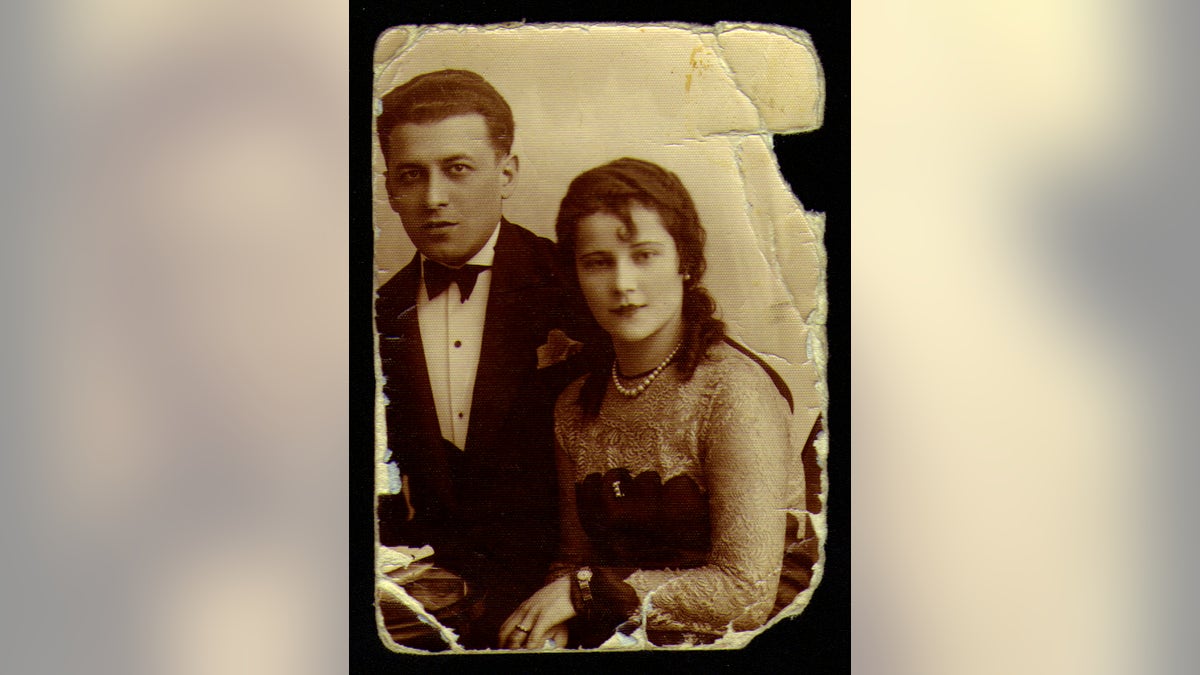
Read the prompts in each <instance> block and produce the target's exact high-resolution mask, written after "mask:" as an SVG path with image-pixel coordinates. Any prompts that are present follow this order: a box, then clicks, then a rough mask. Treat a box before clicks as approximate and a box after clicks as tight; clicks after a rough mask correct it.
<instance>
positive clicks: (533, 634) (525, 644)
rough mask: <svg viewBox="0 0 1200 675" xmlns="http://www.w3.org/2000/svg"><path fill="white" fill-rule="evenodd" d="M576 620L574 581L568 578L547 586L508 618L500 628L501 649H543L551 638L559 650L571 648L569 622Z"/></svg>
mask: <svg viewBox="0 0 1200 675" xmlns="http://www.w3.org/2000/svg"><path fill="white" fill-rule="evenodd" d="M574 616H575V607H574V606H573V605H571V577H570V576H564V577H561V578H559V579H558V580H556V581H552V582H550V583H549V584H547V585H546V586H543V587H542V589H541V590H540V591H538V592H537V593H534V594H533V595H532V596H531V597H530V598H529V599H528V600H526V601H525V602H523V603H521V606H520V607H518V608H517V609H516V611H514V612H513V613H512V616H510V617H508V620H507V621H505V622H504V625H503V626H501V627H500V646H501V647H503V648H505V649H541V648H542V647H543V646H545V644H546V639H547V638H549V639H553V640H554V644H555V645H556V646H558V647H564V646H566V644H567V624H566V622H567V621H568V620H569V619H571V618H572V617H574Z"/></svg>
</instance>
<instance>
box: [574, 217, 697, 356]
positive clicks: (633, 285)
mask: <svg viewBox="0 0 1200 675" xmlns="http://www.w3.org/2000/svg"><path fill="white" fill-rule="evenodd" d="M630 216H631V217H632V220H633V223H634V224H635V225H636V226H637V234H636V235H634V236H629V235H630V233H629V232H628V231H627V229H626V227H625V223H624V222H622V221H621V220H620V219H619V218H617V217H616V216H613V215H611V214H608V213H593V214H592V215H590V216H587V217H586V218H584V219H582V220H581V221H579V231H578V233H577V236H576V247H575V270H576V273H577V274H578V276H579V286H580V288H581V289H582V290H583V297H584V298H586V299H587V303H588V307H589V308H591V310H592V315H593V316H595V317H596V321H597V322H598V323H599V324H600V327H601V328H603V329H604V330H606V331H607V332H608V334H609V335H611V336H612V339H613V342H614V343H616V344H632V343H639V342H642V341H644V340H647V339H657V340H659V341H663V342H664V343H669V344H664V345H661V347H663V348H665V349H670V348H671V347H673V346H674V345H675V343H676V342H677V341H678V339H679V334H680V329H681V326H682V322H683V275H682V274H680V272H679V254H678V252H677V251H676V250H675V240H674V239H672V238H671V234H670V233H669V232H667V230H666V228H664V227H663V223H662V217H661V216H659V214H658V212H657V211H655V210H653V209H648V208H645V207H643V206H641V205H638V204H634V205H633V206H632V207H631V208H630ZM647 346H649V345H647Z"/></svg>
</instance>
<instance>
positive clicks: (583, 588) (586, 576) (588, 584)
mask: <svg viewBox="0 0 1200 675" xmlns="http://www.w3.org/2000/svg"><path fill="white" fill-rule="evenodd" d="M575 585H576V586H577V587H578V588H579V604H581V605H583V607H582V609H583V614H584V618H589V617H590V616H591V613H592V568H590V567H580V568H579V569H578V570H576V571H575Z"/></svg>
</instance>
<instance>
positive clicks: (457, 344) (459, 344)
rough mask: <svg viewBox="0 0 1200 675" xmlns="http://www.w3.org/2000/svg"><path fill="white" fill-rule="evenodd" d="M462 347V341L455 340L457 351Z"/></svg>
mask: <svg viewBox="0 0 1200 675" xmlns="http://www.w3.org/2000/svg"><path fill="white" fill-rule="evenodd" d="M461 346H462V340H455V341H454V348H455V349H458V348H459V347H461Z"/></svg>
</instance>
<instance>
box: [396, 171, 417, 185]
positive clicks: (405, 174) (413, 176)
mask: <svg viewBox="0 0 1200 675" xmlns="http://www.w3.org/2000/svg"><path fill="white" fill-rule="evenodd" d="M394 173H395V175H396V179H397V180H399V181H401V182H404V183H411V182H413V181H417V180H420V179H421V170H420V169H400V170H398V171H395V172H394Z"/></svg>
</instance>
